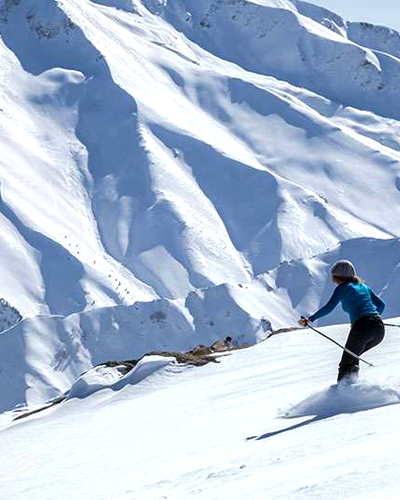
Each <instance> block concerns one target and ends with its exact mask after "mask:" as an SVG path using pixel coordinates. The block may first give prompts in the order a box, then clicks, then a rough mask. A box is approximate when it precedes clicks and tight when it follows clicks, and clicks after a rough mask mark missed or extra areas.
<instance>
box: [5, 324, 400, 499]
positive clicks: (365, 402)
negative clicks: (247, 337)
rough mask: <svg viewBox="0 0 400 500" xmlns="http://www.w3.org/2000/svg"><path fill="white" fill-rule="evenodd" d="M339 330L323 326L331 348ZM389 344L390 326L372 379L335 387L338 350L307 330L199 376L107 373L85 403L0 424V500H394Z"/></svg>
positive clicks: (394, 331)
mask: <svg viewBox="0 0 400 500" xmlns="http://www.w3.org/2000/svg"><path fill="white" fill-rule="evenodd" d="M396 321H397V322H399V320H398V319H397V320H396ZM346 331H347V325H340V326H336V327H329V328H327V329H324V332H325V333H327V334H329V335H332V336H333V337H335V338H336V339H337V340H340V341H343V340H344V338H345V334H346ZM399 339H400V336H399V333H398V328H389V329H388V331H387V335H386V339H385V340H384V342H383V343H382V344H381V345H380V346H378V347H377V348H376V349H374V350H373V351H371V353H368V354H367V355H366V358H367V359H368V360H369V361H371V362H373V363H374V364H375V365H376V366H375V368H362V377H363V378H362V380H361V382H360V384H359V385H357V386H355V387H350V388H346V387H340V388H338V389H335V388H333V387H331V386H330V384H332V383H333V381H334V380H335V376H336V364H337V361H338V360H339V356H340V352H339V350H338V348H337V347H336V346H335V345H333V344H331V343H329V342H327V341H326V340H324V339H323V338H321V337H318V336H317V335H316V334H314V333H313V332H311V331H309V330H304V331H300V332H292V333H286V334H281V335H277V336H275V337H272V338H271V339H269V340H268V341H266V342H264V343H262V344H259V345H257V346H255V347H252V348H249V349H245V350H241V351H236V352H234V353H233V354H232V355H230V356H227V357H224V358H220V360H221V362H220V363H219V364H213V363H211V364H208V365H206V366H204V367H202V368H194V367H185V366H180V365H176V364H173V363H171V362H170V361H169V360H167V361H166V360H165V358H164V360H163V364H160V360H159V359H157V358H156V357H152V358H144V360H142V365H141V366H139V367H138V368H137V370H136V372H135V371H134V372H132V374H131V375H127V376H125V378H124V379H121V380H122V381H123V383H121V381H120V382H116V383H112V381H111V382H110V378H109V376H107V375H105V376H104V377H103V380H102V383H103V387H104V389H103V390H97V392H94V393H93V394H92V395H89V396H87V394H88V392H87V390H86V389H87V388H82V387H81V388H77V389H76V391H75V393H74V394H73V396H74V397H72V398H71V399H69V400H68V401H66V402H64V403H61V404H60V405H59V406H54V407H53V408H50V409H47V410H45V411H44V412H42V413H38V414H36V415H34V416H31V417H27V418H26V419H25V420H19V421H16V422H14V423H13V424H11V425H10V424H8V425H7V423H6V416H3V425H5V426H6V428H5V429H3V430H2V432H0V445H1V447H2V449H3V450H7V453H6V455H5V457H4V460H2V461H1V462H0V477H1V481H0V496H1V497H2V498H7V499H10V500H14V499H20V498H29V499H32V500H34V499H39V498H40V499H52V498H60V499H63V498H76V499H87V498H93V499H94V498H96V499H103V498H104V499H106V498H107V499H112V498H118V499H130V500H132V499H140V500H146V499H149V500H150V499H151V500H154V499H173V500H180V499H184V498H185V499H186V498H199V499H201V500H206V499H207V500H211V499H213V500H217V499H218V500H220V499H222V498H229V499H232V500H234V499H240V500H245V499H249V500H254V499H259V498H271V499H287V498H295V499H302V498H307V499H309V498H315V499H317V498H320V499H336V498H347V499H359V498H369V499H375V498H376V499H378V498H385V499H386V498H387V499H389V498H390V499H391V498H393V499H394V498H398V493H399V487H398V467H399V458H398V442H399V430H398V425H397V423H398V408H399V406H398V405H399V401H400V397H399V396H400V379H399V378H398V376H397V375H398V365H399V362H400V358H399V356H400V354H399V353H400V345H399ZM143 371H145V372H146V373H145V374H144V373H143ZM142 375H147V376H146V377H145V378H142ZM98 380H101V378H100V379H98ZM100 385H101V382H100ZM89 392H90V391H89ZM85 396H86V397H85ZM17 478H18V480H17Z"/></svg>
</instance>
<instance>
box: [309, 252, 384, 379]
mask: <svg viewBox="0 0 400 500" xmlns="http://www.w3.org/2000/svg"><path fill="white" fill-rule="evenodd" d="M331 275H332V281H333V282H334V283H335V284H336V285H337V287H336V288H335V291H334V292H333V295H332V297H331V298H330V299H329V301H328V303H327V304H325V305H324V306H323V307H321V309H319V310H318V311H317V312H316V313H314V314H313V315H312V316H310V317H309V318H302V319H301V320H300V321H299V323H300V324H301V325H302V326H306V325H307V323H308V322H309V321H314V320H316V319H318V318H322V316H326V315H327V314H329V313H330V312H331V311H333V309H334V308H335V307H336V306H337V305H338V304H339V302H341V303H342V307H343V309H344V310H345V311H346V312H347V313H348V314H349V316H350V321H351V330H350V333H349V336H348V338H347V342H346V348H347V349H349V350H350V351H352V352H353V353H354V354H357V355H358V356H361V355H362V354H363V353H364V352H366V351H368V350H369V349H372V347H375V346H376V345H378V344H379V343H380V342H381V341H382V340H383V337H384V335H385V327H384V325H383V322H382V319H381V317H380V314H382V312H383V310H384V309H385V303H384V302H383V301H382V300H381V299H380V298H379V297H378V296H377V295H375V293H374V292H373V291H372V290H371V288H370V287H369V286H367V285H365V284H364V283H363V282H362V280H361V279H360V278H359V277H358V276H357V274H356V271H355V268H354V266H353V264H352V263H351V262H350V261H348V260H339V261H338V262H336V264H334V265H333V266H332V269H331ZM358 371H359V361H358V359H356V358H355V357H354V356H351V355H350V354H348V353H347V352H343V356H342V359H341V361H340V363H339V374H338V381H340V380H342V379H343V378H344V377H346V378H350V377H354V378H356V377H357V375H358Z"/></svg>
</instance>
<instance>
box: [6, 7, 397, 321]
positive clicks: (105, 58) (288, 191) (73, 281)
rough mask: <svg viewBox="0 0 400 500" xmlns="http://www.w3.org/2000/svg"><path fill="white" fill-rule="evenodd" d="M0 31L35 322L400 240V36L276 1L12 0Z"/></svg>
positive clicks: (18, 214) (9, 223)
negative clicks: (341, 247)
mask: <svg viewBox="0 0 400 500" xmlns="http://www.w3.org/2000/svg"><path fill="white" fill-rule="evenodd" d="M331 18H332V22H335V23H336V25H337V26H338V30H336V32H335V30H332V26H328V27H327V26H325V25H326V24H327V21H326V20H329V19H331ZM324 20H325V21H324ZM321 23H322V24H321ZM328 24H329V23H328ZM339 28H340V29H339ZM0 33H1V45H0V54H1V64H0V71H1V82H2V83H1V89H2V91H1V104H0V108H1V112H0V120H1V127H2V128H1V134H0V141H1V147H2V151H3V154H2V158H1V172H0V182H1V196H2V198H1V218H0V224H1V229H2V230H1V238H2V248H3V251H2V252H1V254H0V259H1V267H2V269H4V270H5V271H4V276H3V278H4V279H3V280H2V282H1V284H0V294H1V295H2V296H4V298H5V299H6V300H8V301H9V302H10V303H11V304H12V305H14V306H15V307H17V308H18V310H20V312H21V313H22V314H23V315H24V316H26V315H28V316H31V315H34V314H38V313H41V314H48V313H50V314H61V315H68V314H71V313H75V312H79V311H82V310H84V309H88V308H93V307H99V306H110V305H118V304H131V303H133V302H135V301H150V300H153V299H154V298H157V297H163V298H168V299H175V298H178V297H184V296H186V295H187V294H188V293H189V292H190V291H193V290H196V289H198V288H204V287H210V286H213V285H219V284H222V283H245V282H246V281H249V280H251V279H252V278H253V277H254V276H255V275H259V274H261V273H265V272H268V271H270V270H271V269H273V268H275V267H277V266H278V265H279V264H280V263H281V262H283V261H285V260H290V259H301V258H309V257H311V256H313V255H315V254H318V253H322V252H325V251H327V250H328V249H329V248H332V247H334V246H335V245H336V244H338V243H339V242H341V241H344V240H348V239H351V238H358V237H362V236H365V237H374V238H382V239H387V238H391V237H393V236H396V235H398V234H399V232H400V227H399V222H398V221H400V217H399V215H400V214H399V213H398V212H399V203H398V200H399V196H400V195H399V186H400V181H399V172H400V170H399V157H400V153H399V139H398V137H399V123H398V121H397V118H398V112H397V110H398V106H397V101H396V100H395V96H396V95H397V94H396V92H398V84H397V75H398V64H399V61H398V59H397V56H398V53H397V52H396V50H397V48H396V47H397V42H396V40H397V38H396V37H397V36H398V35H397V34H396V33H393V32H389V31H387V32H386V35H385V34H380V33H379V32H378V31H376V30H375V29H372V30H371V29H369V28H368V29H365V30H364V28H363V27H358V28H357V27H355V26H351V25H349V24H347V23H346V22H345V21H343V20H340V19H338V18H337V16H336V17H335V16H334V15H333V14H332V15H331V14H329V13H328V14H327V13H326V12H325V11H324V10H323V9H320V10H318V8H316V7H315V8H314V7H311V6H309V5H308V4H304V3H301V2H293V3H292V2H289V1H285V2H283V1H280V2H278V1H276V2H274V1H272V0H271V1H269V0H268V1H257V2H251V1H244V0H240V1H239V0H238V1H232V0H230V1H228V0H219V1H216V0H215V1H211V0H196V1H192V0H169V1H162V2H159V1H155V0H154V1H143V2H139V1H138V0H135V1H128V0H126V1H125V0H124V1H122V0H119V1H117V0H102V1H96V2H95V1H89V0H79V1H78V0H63V1H56V0H51V1H49V0H46V1H44V0H41V1H37V0H35V1H33V0H25V1H24V2H15V1H9V0H2V2H1V4H0ZM288 33H290V36H288ZM369 33H370V35H369ZM388 33H389V34H390V37H389V35H388ZM386 39H387V40H388V41H387V43H386V42H385V40H386ZM384 49H385V50H384ZM381 87H382V88H381ZM350 106H351V107H350Z"/></svg>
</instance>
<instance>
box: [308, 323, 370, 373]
mask: <svg viewBox="0 0 400 500" xmlns="http://www.w3.org/2000/svg"><path fill="white" fill-rule="evenodd" d="M301 319H305V320H306V321H307V318H305V317H304V316H302V317H301ZM307 326H308V327H309V328H311V330H314V332H316V333H318V334H319V335H322V336H323V337H325V338H326V339H328V340H330V341H331V342H333V343H334V344H336V345H337V346H339V347H340V348H341V349H343V351H345V352H347V354H350V355H351V356H353V357H354V358H357V359H358V360H359V361H362V362H363V363H365V364H367V365H368V366H374V365H373V364H372V363H369V362H368V361H365V359H363V358H360V356H357V354H354V352H352V351H350V349H347V347H344V346H342V344H339V342H336V340H334V339H331V337H328V335H325V333H322V332H320V331H319V330H317V329H316V328H314V327H313V326H311V325H310V323H308V321H307Z"/></svg>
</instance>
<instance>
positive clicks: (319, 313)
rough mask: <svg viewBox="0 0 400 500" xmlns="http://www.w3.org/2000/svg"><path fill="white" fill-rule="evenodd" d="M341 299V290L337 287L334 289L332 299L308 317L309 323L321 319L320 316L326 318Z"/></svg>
mask: <svg viewBox="0 0 400 500" xmlns="http://www.w3.org/2000/svg"><path fill="white" fill-rule="evenodd" d="M342 298H343V288H342V287H341V286H340V285H339V286H337V287H336V288H335V291H334V292H333V294H332V297H331V298H330V299H329V301H328V302H327V303H326V304H325V305H324V306H323V307H321V309H319V310H318V311H317V312H316V313H314V314H313V315H312V316H310V318H309V319H310V321H315V320H316V319H319V318H322V316H326V315H327V314H329V313H330V312H331V311H333V310H334V309H335V307H336V306H337V305H338V304H339V302H340V301H341V299H342Z"/></svg>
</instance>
